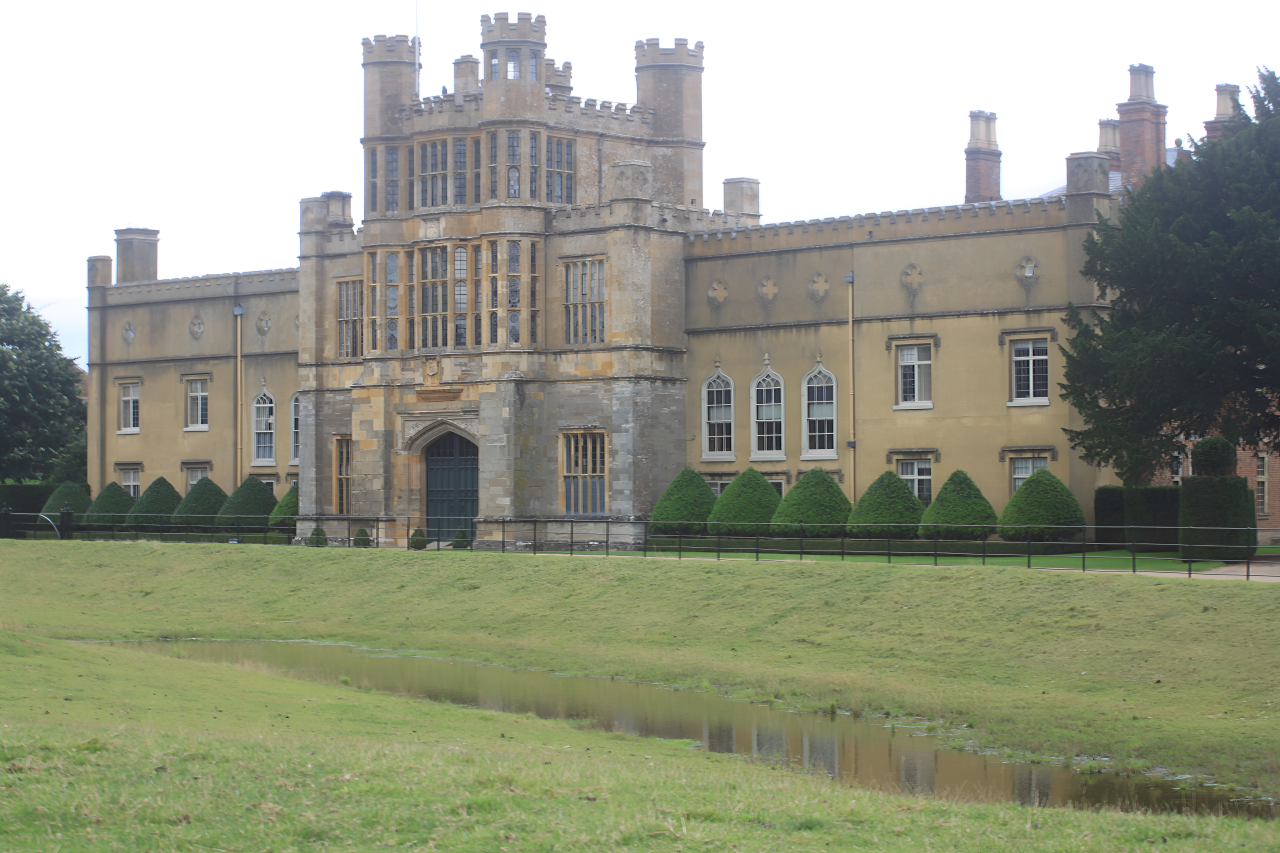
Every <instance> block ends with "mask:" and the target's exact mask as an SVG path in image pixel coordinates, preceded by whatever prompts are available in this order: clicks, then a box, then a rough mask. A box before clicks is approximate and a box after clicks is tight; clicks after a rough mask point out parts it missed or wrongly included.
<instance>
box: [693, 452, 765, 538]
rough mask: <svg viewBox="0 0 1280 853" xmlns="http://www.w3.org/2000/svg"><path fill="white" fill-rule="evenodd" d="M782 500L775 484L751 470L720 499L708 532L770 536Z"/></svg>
mask: <svg viewBox="0 0 1280 853" xmlns="http://www.w3.org/2000/svg"><path fill="white" fill-rule="evenodd" d="M781 500H782V499H781V498H780V497H778V491H777V489H775V488H774V487H773V484H772V483H770V482H769V481H768V480H766V479H765V478H764V477H762V476H760V472H759V471H757V470H756V469H755V468H748V469H747V470H745V471H743V472H742V473H741V474H739V475H738V476H736V477H734V478H733V482H731V483H730V484H729V485H728V486H726V487H725V490H724V491H723V492H721V493H720V497H718V498H716V505H715V506H714V507H712V508H711V515H709V516H707V532H708V533H709V534H711V535H712V536H755V535H756V531H757V530H759V532H760V534H761V535H763V536H768V535H769V522H770V521H772V520H773V514H774V513H775V512H777V511H778V503H779V502H780V501H781Z"/></svg>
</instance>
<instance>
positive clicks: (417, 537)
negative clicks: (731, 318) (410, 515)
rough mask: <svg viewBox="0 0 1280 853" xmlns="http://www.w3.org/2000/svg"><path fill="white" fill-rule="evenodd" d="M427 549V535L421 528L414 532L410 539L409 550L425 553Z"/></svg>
mask: <svg viewBox="0 0 1280 853" xmlns="http://www.w3.org/2000/svg"><path fill="white" fill-rule="evenodd" d="M426 548H427V534H426V533H425V532H424V531H423V530H422V528H421V527H419V528H418V529H417V530H415V531H413V534H412V535H411V536H410V537H409V550H411V551H425V550H426Z"/></svg>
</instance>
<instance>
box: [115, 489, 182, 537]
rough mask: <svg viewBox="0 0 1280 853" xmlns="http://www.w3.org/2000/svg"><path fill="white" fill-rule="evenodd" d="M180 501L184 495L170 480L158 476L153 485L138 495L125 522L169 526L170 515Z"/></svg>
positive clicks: (133, 524)
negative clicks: (179, 492)
mask: <svg viewBox="0 0 1280 853" xmlns="http://www.w3.org/2000/svg"><path fill="white" fill-rule="evenodd" d="M180 503H182V495H180V494H178V490H177V489H175V488H174V487H173V486H171V485H169V481H168V480H166V479H165V478H164V477H156V478H155V479H154V480H152V481H151V485H149V486H147V490H146V491H145V492H143V493H142V494H141V495H140V496H139V497H138V500H137V502H136V503H134V505H133V509H131V510H129V518H128V519H127V520H126V522H125V523H126V524H129V525H130V526H138V525H157V524H161V525H165V526H167V525H168V524H169V518H170V516H172V515H173V513H174V511H175V510H176V509H177V508H178V504H180Z"/></svg>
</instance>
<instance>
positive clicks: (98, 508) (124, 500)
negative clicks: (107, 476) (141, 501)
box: [84, 482, 133, 525]
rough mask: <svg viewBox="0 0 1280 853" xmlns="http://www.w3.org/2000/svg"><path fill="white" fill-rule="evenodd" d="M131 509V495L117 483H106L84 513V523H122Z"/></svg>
mask: <svg viewBox="0 0 1280 853" xmlns="http://www.w3.org/2000/svg"><path fill="white" fill-rule="evenodd" d="M131 509H133V496H132V495H130V494H129V493H128V492H126V491H125V490H124V488H123V487H121V485H120V484H119V483H116V482H111V483H107V485H106V486H104V487H103V489H102V491H100V492H98V496H97V497H96V498H94V500H93V503H91V504H89V510H88V511H87V512H86V513H85V517H84V522H85V524H102V525H107V524H124V523H125V521H126V520H127V519H128V517H129V510H131Z"/></svg>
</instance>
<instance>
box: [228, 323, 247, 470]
mask: <svg viewBox="0 0 1280 853" xmlns="http://www.w3.org/2000/svg"><path fill="white" fill-rule="evenodd" d="M231 311H232V313H233V314H235V315H236V383H235V385H236V429H235V436H236V437H235V449H234V453H233V462H232V466H231V468H232V470H233V471H235V476H234V480H233V482H232V483H231V488H232V489H235V488H238V487H239V485H240V447H241V444H240V430H241V429H243V428H244V393H243V389H244V352H243V348H242V347H241V342H242V341H243V340H244V338H243V337H242V336H241V334H240V324H241V321H242V320H244V306H243V305H241V304H240V303H238V302H237V303H236V307H235V308H233V309H231Z"/></svg>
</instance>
